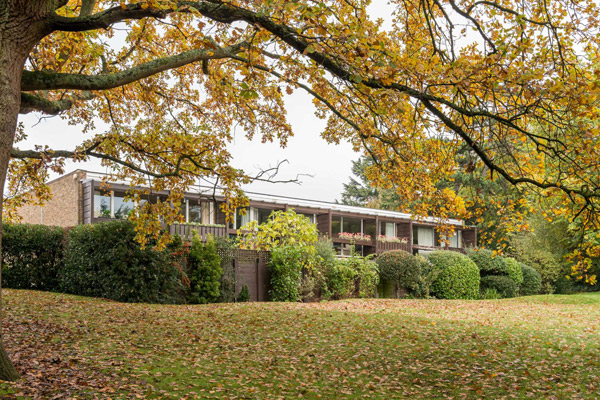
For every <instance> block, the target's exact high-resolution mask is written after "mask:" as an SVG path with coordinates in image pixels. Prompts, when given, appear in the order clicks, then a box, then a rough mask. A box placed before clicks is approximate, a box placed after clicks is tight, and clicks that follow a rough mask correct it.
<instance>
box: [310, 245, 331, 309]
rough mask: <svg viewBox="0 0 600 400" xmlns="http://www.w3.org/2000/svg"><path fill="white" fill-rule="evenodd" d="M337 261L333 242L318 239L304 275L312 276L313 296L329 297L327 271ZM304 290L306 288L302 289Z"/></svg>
mask: <svg viewBox="0 0 600 400" xmlns="http://www.w3.org/2000/svg"><path fill="white" fill-rule="evenodd" d="M336 262H337V257H336V254H335V249H334V248H333V243H332V242H331V240H329V239H320V240H319V241H318V242H317V243H316V244H315V252H314V254H313V256H312V260H311V262H310V267H309V268H307V270H306V271H305V272H306V275H308V276H309V277H310V278H312V279H311V280H310V281H307V282H306V283H307V284H308V283H309V282H312V283H313V285H314V286H313V288H312V292H313V296H314V297H315V298H325V299H327V298H329V297H330V293H329V291H328V289H327V271H329V269H330V268H331V267H332V266H333V265H334V264H335V263H336ZM304 291H305V292H306V290H304Z"/></svg>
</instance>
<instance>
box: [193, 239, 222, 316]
mask: <svg viewBox="0 0 600 400" xmlns="http://www.w3.org/2000/svg"><path fill="white" fill-rule="evenodd" d="M188 259H189V272H188V278H189V279H190V293H189V296H188V299H189V301H190V302H191V303H199V304H207V303H214V302H216V301H217V300H218V299H219V295H220V294H221V290H220V289H221V275H222V274H223V270H222V268H221V257H219V254H218V253H217V245H216V243H215V240H214V238H213V237H211V236H209V237H208V239H207V241H206V243H202V237H201V236H199V235H198V234H196V232H194V237H193V238H192V243H191V246H190V254H189V258H188Z"/></svg>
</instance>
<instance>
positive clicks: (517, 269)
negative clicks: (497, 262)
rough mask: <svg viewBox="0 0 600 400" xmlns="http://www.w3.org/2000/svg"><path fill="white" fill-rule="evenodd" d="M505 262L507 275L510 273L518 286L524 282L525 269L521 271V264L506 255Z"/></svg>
mask: <svg viewBox="0 0 600 400" xmlns="http://www.w3.org/2000/svg"><path fill="white" fill-rule="evenodd" d="M504 264H505V266H506V275H508V276H509V277H510V278H511V279H512V280H513V281H515V283H516V284H517V286H519V285H521V283H523V271H521V264H520V263H519V262H518V261H517V260H515V259H514V258H511V257H504Z"/></svg>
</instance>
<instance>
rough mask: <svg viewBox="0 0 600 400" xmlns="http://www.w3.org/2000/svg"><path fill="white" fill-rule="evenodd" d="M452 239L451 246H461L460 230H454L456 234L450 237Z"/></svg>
mask: <svg viewBox="0 0 600 400" xmlns="http://www.w3.org/2000/svg"><path fill="white" fill-rule="evenodd" d="M449 241H450V245H449V247H455V248H460V242H461V240H460V231H456V232H454V235H452V236H451V237H450V239H449Z"/></svg>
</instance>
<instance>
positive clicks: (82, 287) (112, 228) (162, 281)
mask: <svg viewBox="0 0 600 400" xmlns="http://www.w3.org/2000/svg"><path fill="white" fill-rule="evenodd" d="M135 236H136V232H135V229H134V226H133V224H132V223H131V222H130V221H111V222H102V223H98V224H93V225H78V226H76V227H75V228H73V229H72V230H71V231H70V232H69V235H68V244H67V249H66V252H65V260H64V266H63V268H61V269H60V272H59V280H60V286H61V289H62V291H64V292H66V293H71V294H77V295H82V296H95V297H105V298H108V299H112V300H116V301H123V302H147V303H178V302H182V301H183V300H184V298H183V297H184V290H183V285H182V283H181V271H180V270H179V269H178V268H177V266H176V265H174V263H173V261H172V257H171V253H170V252H169V251H166V250H165V251H157V250H155V249H153V247H152V244H149V245H148V246H146V247H145V248H143V249H142V248H141V247H140V245H139V243H138V242H136V240H135Z"/></svg>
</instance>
